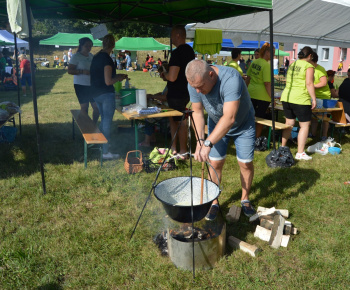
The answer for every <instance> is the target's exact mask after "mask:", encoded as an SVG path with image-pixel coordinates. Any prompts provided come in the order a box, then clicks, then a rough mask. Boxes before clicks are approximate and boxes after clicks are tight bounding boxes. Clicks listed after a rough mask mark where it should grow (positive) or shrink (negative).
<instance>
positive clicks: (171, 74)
mask: <svg viewBox="0 0 350 290" xmlns="http://www.w3.org/2000/svg"><path fill="white" fill-rule="evenodd" d="M179 72H180V67H179V66H170V67H169V71H168V72H162V73H161V77H162V78H163V79H164V78H165V79H167V80H168V81H170V82H175V81H176V80H177V77H178V75H179Z"/></svg>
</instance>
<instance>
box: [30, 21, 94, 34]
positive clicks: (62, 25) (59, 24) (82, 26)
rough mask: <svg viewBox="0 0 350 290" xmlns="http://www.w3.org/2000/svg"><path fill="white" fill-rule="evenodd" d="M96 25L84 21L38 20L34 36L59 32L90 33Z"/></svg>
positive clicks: (34, 28)
mask: <svg viewBox="0 0 350 290" xmlns="http://www.w3.org/2000/svg"><path fill="white" fill-rule="evenodd" d="M94 26H95V25H94V24H93V23H90V22H86V21H83V20H70V19H43V20H36V21H35V24H34V27H33V34H34V35H54V34H56V33H58V32H67V33H90V29H91V28H92V27H94Z"/></svg>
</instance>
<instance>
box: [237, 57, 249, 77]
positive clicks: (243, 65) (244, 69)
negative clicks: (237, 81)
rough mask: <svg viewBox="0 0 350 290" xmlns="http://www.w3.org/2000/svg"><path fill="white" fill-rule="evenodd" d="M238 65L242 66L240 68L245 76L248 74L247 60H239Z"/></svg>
mask: <svg viewBox="0 0 350 290" xmlns="http://www.w3.org/2000/svg"><path fill="white" fill-rule="evenodd" d="M238 64H239V66H240V68H241V70H242V72H243V74H245V73H247V68H246V66H245V60H244V58H243V57H242V58H241V59H240V60H239V63H238Z"/></svg>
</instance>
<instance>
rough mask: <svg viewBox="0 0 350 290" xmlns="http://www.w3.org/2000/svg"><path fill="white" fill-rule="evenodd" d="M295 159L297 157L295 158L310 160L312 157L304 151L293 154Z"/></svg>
mask: <svg viewBox="0 0 350 290" xmlns="http://www.w3.org/2000/svg"><path fill="white" fill-rule="evenodd" d="M295 159H297V160H311V159H312V157H311V156H309V155H307V154H306V153H305V152H303V153H297V154H296V155H295Z"/></svg>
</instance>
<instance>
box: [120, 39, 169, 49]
mask: <svg viewBox="0 0 350 290" xmlns="http://www.w3.org/2000/svg"><path fill="white" fill-rule="evenodd" d="M114 49H116V50H129V51H140V50H145V51H147V50H169V49H170V46H169V45H165V44H162V43H160V42H158V41H157V40H155V39H154V38H153V37H122V38H121V39H119V40H118V41H117V42H116V43H115V48H114Z"/></svg>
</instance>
